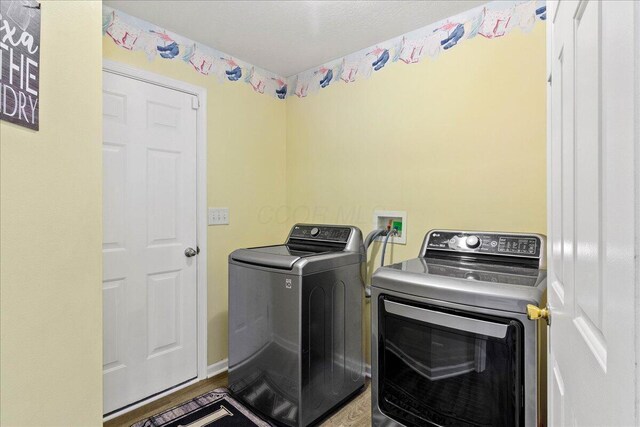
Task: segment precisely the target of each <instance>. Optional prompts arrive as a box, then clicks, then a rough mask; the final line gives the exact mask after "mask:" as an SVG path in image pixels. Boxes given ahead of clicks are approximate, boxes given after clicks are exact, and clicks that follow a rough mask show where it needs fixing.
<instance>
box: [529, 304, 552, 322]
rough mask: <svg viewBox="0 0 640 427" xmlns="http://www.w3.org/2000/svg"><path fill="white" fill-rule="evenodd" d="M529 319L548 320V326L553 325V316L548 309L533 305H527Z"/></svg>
mask: <svg viewBox="0 0 640 427" xmlns="http://www.w3.org/2000/svg"><path fill="white" fill-rule="evenodd" d="M527 317H528V318H529V320H538V319H544V320H546V322H547V325H549V324H551V314H550V313H549V309H548V308H547V307H545V308H540V307H538V306H535V305H533V304H527Z"/></svg>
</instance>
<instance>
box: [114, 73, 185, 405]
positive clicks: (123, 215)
mask: <svg viewBox="0 0 640 427" xmlns="http://www.w3.org/2000/svg"><path fill="white" fill-rule="evenodd" d="M103 85H104V108H103V111H104V123H103V129H104V131H103V132H104V140H103V162H104V163H103V169H104V172H103V173H104V184H103V198H104V205H103V206H104V208H103V209H104V214H103V216H104V244H103V260H104V266H103V270H104V283H103V296H104V304H103V305H104V320H103V322H104V412H105V413H109V412H112V411H114V410H117V409H119V408H122V407H124V406H126V405H128V404H131V403H133V402H136V401H138V400H141V399H144V398H146V397H148V396H150V395H153V394H155V393H159V392H161V391H164V390H166V389H168V388H171V387H173V386H176V385H178V384H180V383H182V382H185V381H187V380H189V379H192V378H194V377H196V375H197V355H196V263H197V257H194V258H187V257H185V255H184V250H185V249H186V248H187V247H194V248H195V247H196V167H195V164H196V163H195V162H196V154H195V153H196V111H195V110H194V109H193V108H192V105H193V99H192V98H193V97H192V95H188V94H185V93H182V92H178V91H174V90H170V89H166V88H163V87H159V86H155V85H152V84H148V83H144V82H141V81H138V80H134V79H130V78H127V77H123V76H118V75H115V74H111V73H108V72H105V73H103Z"/></svg>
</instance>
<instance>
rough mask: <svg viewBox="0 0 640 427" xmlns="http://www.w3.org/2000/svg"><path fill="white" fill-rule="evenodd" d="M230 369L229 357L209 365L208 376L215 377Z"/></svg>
mask: <svg viewBox="0 0 640 427" xmlns="http://www.w3.org/2000/svg"><path fill="white" fill-rule="evenodd" d="M228 369H229V359H223V360H221V361H219V362H216V363H214V364H212V365H209V366H207V378H211V377H215V376H216V375H220V374H221V373H223V372H227V370H228Z"/></svg>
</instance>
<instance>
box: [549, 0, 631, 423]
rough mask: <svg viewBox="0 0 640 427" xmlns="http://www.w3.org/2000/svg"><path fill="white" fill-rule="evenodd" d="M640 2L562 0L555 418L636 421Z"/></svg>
mask: <svg viewBox="0 0 640 427" xmlns="http://www.w3.org/2000/svg"><path fill="white" fill-rule="evenodd" d="M637 7H638V5H637V4H636V3H635V2H622V1H621V2H598V1H580V2H578V1H562V2H555V1H553V2H550V3H549V8H550V13H549V16H554V20H553V22H552V23H550V25H549V27H548V38H549V40H548V45H549V49H548V58H549V62H550V64H551V65H550V72H551V86H550V88H549V92H548V93H549V108H550V113H549V117H550V119H549V124H548V126H549V130H550V135H549V140H548V141H549V147H548V153H549V160H548V162H549V163H548V164H549V179H548V185H549V259H550V260H551V262H550V263H549V266H548V267H549V274H548V280H549V287H548V301H549V308H550V310H551V329H550V332H549V354H548V366H549V369H548V373H549V378H548V380H549V384H550V388H549V402H548V403H549V411H550V413H549V417H548V419H549V422H550V424H551V425H554V426H561V425H580V426H583V425H584V426H589V425H599V426H602V425H607V426H613V425H620V426H627V425H635V424H636V423H637V421H638V420H637V419H636V418H635V417H636V414H635V412H634V402H635V399H636V389H635V386H634V380H635V374H636V371H635V360H636V356H635V347H634V339H635V336H636V333H637V327H638V326H637V325H636V322H635V320H634V319H635V316H636V307H635V304H634V295H635V287H636V284H635V269H634V257H635V247H634V242H635V240H636V239H637V237H638V232H637V229H636V221H635V217H634V214H635V204H636V194H637V193H636V191H637V190H636V185H637V183H636V177H635V173H636V171H635V170H634V168H635V167H636V166H635V165H634V156H635V150H636V149H637V148H636V146H635V141H634V138H637V135H635V132H636V130H635V128H634V120H635V115H634V114H638V112H637V111H636V108H637V104H636V102H637V101H636V100H635V99H634V85H635V82H636V79H637V78H638V71H637V69H636V68H635V67H636V65H635V64H634V55H635V54H636V51H635V49H637V47H636V46H634V43H636V41H635V40H634V37H633V34H634V31H635V30H637V25H638V23H637V22H635V20H636V18H635V17H636V16H637V13H636V11H635V10H634V8H637Z"/></svg>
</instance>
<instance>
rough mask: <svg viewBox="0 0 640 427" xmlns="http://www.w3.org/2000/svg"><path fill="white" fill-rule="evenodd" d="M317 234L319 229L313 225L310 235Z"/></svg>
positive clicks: (314, 235)
mask: <svg viewBox="0 0 640 427" xmlns="http://www.w3.org/2000/svg"><path fill="white" fill-rule="evenodd" d="M318 234H320V229H319V228H318V227H313V228H312V229H311V235H312V236H313V237H316V236H317V235H318Z"/></svg>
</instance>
